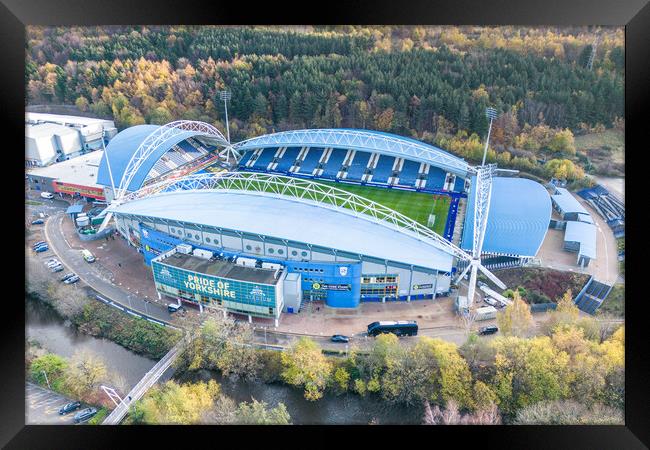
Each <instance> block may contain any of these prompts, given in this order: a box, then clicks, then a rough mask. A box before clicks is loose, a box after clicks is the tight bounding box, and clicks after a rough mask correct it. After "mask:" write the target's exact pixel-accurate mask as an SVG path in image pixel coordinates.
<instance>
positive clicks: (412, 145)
mask: <svg viewBox="0 0 650 450" xmlns="http://www.w3.org/2000/svg"><path fill="white" fill-rule="evenodd" d="M291 145H300V146H319V147H335V148H352V149H357V150H363V151H376V152H378V153H380V154H384V155H387V156H395V157H410V158H414V159H416V160H419V161H422V162H426V163H430V164H433V165H435V166H437V167H441V168H442V169H445V170H449V171H450V172H453V173H456V174H459V175H462V176H466V175H467V174H470V173H471V174H473V173H475V172H476V170H475V169H474V167H472V166H471V165H469V164H468V163H466V162H465V161H463V160H462V159H460V158H457V157H455V156H453V155H451V154H448V153H447V152H444V151H442V150H439V149H437V148H435V147H432V146H429V145H426V144H424V143H419V142H417V141H413V140H409V139H404V138H400V137H399V136H392V135H389V134H381V133H376V132H371V131H365V130H349V129H308V130H291V131H282V132H279V133H272V134H265V135H263V136H258V137H254V138H251V139H247V140H245V141H241V142H238V143H236V144H234V146H233V147H234V148H235V149H237V150H240V151H245V150H252V149H256V148H262V147H269V146H291Z"/></svg>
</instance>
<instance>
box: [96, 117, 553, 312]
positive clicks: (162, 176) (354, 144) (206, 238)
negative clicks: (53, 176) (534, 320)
mask: <svg viewBox="0 0 650 450" xmlns="http://www.w3.org/2000/svg"><path fill="white" fill-rule="evenodd" d="M176 127H177V128H178V130H176V131H174V132H171V131H169V130H163V127H156V126H152V125H141V126H138V127H133V128H129V129H127V130H125V131H123V132H121V133H120V134H118V135H117V136H116V137H115V138H114V139H113V140H112V141H111V143H110V145H109V146H108V147H107V151H106V155H105V156H108V157H109V161H107V160H106V157H105V158H104V159H103V160H102V163H101V164H100V169H99V175H98V182H99V183H100V184H103V185H104V186H105V188H106V189H109V190H112V189H113V187H112V186H117V185H118V184H119V185H120V186H121V188H120V189H117V188H116V189H117V191H118V192H117V195H116V197H118V201H116V202H114V204H113V206H111V208H110V211H111V213H112V214H114V217H115V220H116V225H117V229H118V231H119V232H120V234H121V235H122V236H123V237H124V238H125V239H127V240H128V242H129V243H130V244H131V245H133V246H135V247H137V248H138V250H139V251H140V252H142V254H143V255H144V261H145V263H146V264H150V265H152V267H153V273H154V279H155V282H156V287H157V289H158V292H159V294H160V295H166V296H169V297H172V298H176V299H178V300H179V301H180V300H184V301H191V302H195V303H199V304H201V305H212V304H215V303H216V304H217V305H219V306H222V307H226V309H228V310H230V311H233V312H239V313H244V314H248V315H249V316H258V317H272V318H276V319H277V318H279V315H280V313H281V312H282V311H284V312H297V311H298V310H299V309H300V305H301V302H302V301H309V300H322V301H324V302H325V304H326V305H327V306H330V307H335V308H355V307H357V306H358V305H359V303H360V302H364V301H400V300H402V301H411V300H417V299H427V298H429V299H430V298H435V297H436V296H440V295H445V294H447V293H449V291H450V286H451V276H452V273H453V272H454V271H455V270H456V268H455V267H454V265H455V261H456V259H457V256H458V254H459V253H458V252H462V251H461V250H460V249H458V248H457V247H455V246H454V245H452V244H451V242H449V240H450V238H449V239H445V238H443V237H441V236H439V235H436V234H435V233H433V232H432V231H431V230H430V229H427V228H426V227H424V226H423V225H421V224H419V223H416V222H415V221H414V220H411V219H410V218H407V217H405V216H403V215H402V214H399V213H397V212H395V211H393V210H391V209H389V208H386V207H383V206H382V205H378V204H376V203H374V202H370V201H368V200H366V199H364V198H362V197H359V196H357V195H354V194H351V193H349V192H346V191H344V190H341V189H337V188H336V187H332V186H329V187H328V186H325V185H323V184H321V183H319V180H320V179H324V180H328V181H330V182H336V183H342V184H341V186H342V185H343V184H358V185H366V186H376V187H377V188H384V189H397V190H404V191H419V192H427V193H432V194H438V195H448V196H450V197H452V198H455V199H458V198H464V197H467V195H468V194H467V193H468V192H469V193H470V196H471V195H472V192H471V183H472V179H471V174H472V168H471V167H470V166H469V165H468V164H467V163H466V162H465V161H464V160H462V159H460V158H458V157H455V156H453V155H451V154H449V153H447V152H445V151H443V150H441V149H439V148H437V147H434V146H431V145H428V144H425V143H422V142H419V141H416V140H413V139H409V138H403V137H400V136H396V135H392V134H387V133H380V132H376V131H368V130H350V129H322V130H294V131H289V132H282V133H274V134H270V135H264V136H260V137H257V138H253V139H249V140H247V141H243V142H240V143H238V144H234V145H232V146H231V145H230V144H229V143H227V142H225V140H223V136H218V135H216V134H213V133H212V132H210V133H206V132H205V131H201V130H199V131H197V130H195V129H192V128H191V127H189V126H186V125H184V124H179V125H176ZM156 133H157V134H158V138H157V139H153V138H152V135H153V134H156ZM198 147H202V149H203V152H200V154H198V155H197V154H192V155H191V157H190V158H185V161H186V164H185V165H184V164H181V161H180V160H178V163H177V164H176V165H175V166H173V167H171V166H170V165H165V166H164V167H163V165H162V163H161V161H162V162H168V161H170V160H173V159H172V158H176V159H178V158H177V157H178V155H173V156H172V155H171V154H170V153H173V152H176V153H178V149H179V148H180V149H181V153H182V152H187V150H188V149H190V150H191V149H192V148H193V149H197V150H198ZM219 147H224V148H229V149H230V150H232V151H233V153H232V154H234V155H236V156H237V158H236V160H235V162H234V163H235V167H234V169H235V170H234V171H231V172H223V173H215V174H211V173H210V167H209V166H208V165H206V164H201V163H202V162H204V161H211V162H212V163H220V164H223V158H219V157H218V156H217V155H219V154H222V153H219V151H218V148H219ZM211 158H212V159H211ZM135 160H137V161H138V163H137V164H136V163H134V161H135ZM196 161H198V162H199V163H198V164H197V163H196ZM109 162H110V164H109ZM229 162H230V163H231V166H232V162H233V161H229ZM184 168H185V169H186V170H185V171H183V169H184ZM231 170H232V168H231ZM109 172H110V173H109ZM171 173H175V174H177V175H178V174H179V173H181V175H179V176H178V177H175V176H170V175H169V174H171ZM111 178H112V180H111ZM508 183H509V185H508V190H511V189H514V190H515V191H516V190H517V189H518V187H519V186H518V183H522V186H523V185H524V183H525V187H526V188H527V189H528V191H530V192H535V193H536V195H535V196H533V198H531V199H530V200H529V201H528V203H527V205H528V209H525V210H524V211H520V212H517V211H514V210H513V209H514V208H510V209H508V207H507V203H508V199H507V198H506V199H505V200H504V199H503V198H502V196H501V194H498V195H495V197H494V201H495V202H496V203H497V204H500V205H501V207H500V208H496V210H497V211H499V215H503V217H505V219H503V218H502V220H505V221H506V222H509V221H512V220H514V221H515V222H516V221H517V220H520V221H521V220H522V216H523V215H528V214H529V213H530V211H531V210H535V211H536V213H535V220H534V222H535V224H537V225H539V224H540V223H542V222H543V221H544V217H545V215H546V214H547V212H548V215H549V216H550V200H549V199H548V195H547V196H546V198H544V197H543V196H540V195H539V191H538V190H537V189H536V187H533V186H531V185H530V184H529V183H534V182H531V181H530V180H520V179H516V178H513V179H509V180H508ZM535 184H536V183H535ZM497 185H498V183H497ZM540 187H541V186H540ZM542 190H544V188H543V187H542ZM495 192H497V193H498V192H500V191H499V189H496V190H495ZM470 202H471V199H470ZM454 205H457V203H456V204H454ZM515 206H516V205H515ZM547 206H548V209H549V210H548V211H547ZM548 218H549V217H546V226H548ZM454 220H455V217H454ZM488 227H489V224H488ZM453 228H454V227H453V224H452V226H451V229H452V230H453ZM533 228H535V227H533ZM507 229H508V227H507V225H506V226H505V228H504V230H507ZM510 229H511V230H512V232H513V233H514V234H515V235H516V236H515V239H514V244H513V247H512V248H510V249H509V251H508V254H509V255H514V256H516V255H518V254H519V255H522V256H524V257H530V256H533V255H531V249H537V248H539V246H540V245H541V241H542V240H543V238H544V235H545V232H542V230H541V229H537V228H535V233H533V234H530V229H527V228H525V227H524V228H520V227H519V228H518V227H514V229H512V227H511V228H510ZM525 236H528V239H526V237H525ZM188 245H189V246H190V247H189V249H187V252H186V253H183V252H181V250H180V249H183V248H186V247H185V246H188ZM456 249H457V250H456ZM535 251H536V250H535ZM188 252H191V253H193V254H192V255H191V256H181V255H185V254H189V253H188ZM533 253H534V252H533ZM179 258H180V259H179ZM196 258H198V259H196ZM200 259H203V260H204V261H203V263H201V262H200V261H199V260H200ZM176 260H178V261H180V260H183V261H181V262H178V261H176ZM190 260H191V261H190ZM187 261H189V262H187ZM242 261H243V262H242ZM246 261H248V262H246ZM169 262H175V264H172V265H171V266H170V264H168V263H169ZM237 267H239V269H237ZM268 267H272V268H275V269H274V271H273V273H274V275H273V277H272V278H273V279H271V278H269V273H268V271H269V270H270V269H269V268H268ZM163 269H166V270H165V275H164V276H165V277H166V279H165V280H163V275H162V270H163ZM235 269H236V270H235ZM206 283H207V286H208V287H209V288H208V289H206V287H205V286H206ZM226 284H228V286H229V287H230V288H225V286H226ZM261 293H262V294H263V295H262V294H261Z"/></svg>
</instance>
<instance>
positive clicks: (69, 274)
mask: <svg viewBox="0 0 650 450" xmlns="http://www.w3.org/2000/svg"><path fill="white" fill-rule="evenodd" d="M74 276H75V273H74V272H70V273H66V274H65V275H64V276H63V278H61V281H65V280H67V279H68V278H71V277H74Z"/></svg>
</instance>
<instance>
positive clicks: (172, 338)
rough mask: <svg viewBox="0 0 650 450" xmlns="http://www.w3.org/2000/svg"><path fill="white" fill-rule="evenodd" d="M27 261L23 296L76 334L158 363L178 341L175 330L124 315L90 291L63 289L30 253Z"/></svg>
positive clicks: (177, 333) (65, 286) (81, 288)
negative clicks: (54, 313)
mask: <svg viewBox="0 0 650 450" xmlns="http://www.w3.org/2000/svg"><path fill="white" fill-rule="evenodd" d="M26 260H27V261H26V263H27V267H26V269H27V274H28V276H27V277H26V282H25V295H26V296H27V297H29V298H30V299H32V300H35V301H40V302H44V303H46V304H48V305H49V306H51V307H52V308H54V310H56V311H57V313H58V314H60V315H61V317H63V318H64V319H66V320H69V321H70V322H71V323H72V324H73V325H74V326H75V328H76V329H77V330H78V331H80V332H82V333H85V334H87V335H90V336H94V337H100V338H106V339H109V340H111V341H113V342H115V343H117V344H119V345H121V346H122V347H124V348H126V349H128V350H130V351H133V352H135V353H137V354H139V355H142V356H145V357H148V358H152V359H160V358H161V357H162V356H163V355H165V354H166V353H167V352H168V351H169V349H171V348H172V347H173V346H174V344H175V343H176V342H177V341H178V339H180V337H181V332H180V331H178V330H174V329H171V328H167V327H163V326H161V325H158V324H155V323H152V322H149V321H147V320H144V319H141V318H138V317H133V316H130V315H127V314H124V313H122V312H121V311H118V310H116V309H114V308H111V307H109V306H107V305H105V304H103V303H102V302H100V301H98V300H96V299H94V298H92V297H90V294H91V292H89V291H90V290H89V289H85V288H83V287H79V286H78V285H76V284H75V285H64V284H63V283H61V282H60V281H59V280H58V279H56V277H54V275H53V274H52V273H50V272H49V271H48V270H47V267H46V266H45V265H44V264H43V262H42V261H40V260H39V259H37V258H36V257H34V256H33V255H31V254H30V253H29V252H28V253H27V256H26ZM57 275H58V274H57Z"/></svg>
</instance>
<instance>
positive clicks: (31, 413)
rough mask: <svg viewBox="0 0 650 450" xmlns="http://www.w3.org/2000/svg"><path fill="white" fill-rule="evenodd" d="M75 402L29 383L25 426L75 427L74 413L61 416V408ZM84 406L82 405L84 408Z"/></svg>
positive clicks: (26, 389) (27, 385)
mask: <svg viewBox="0 0 650 450" xmlns="http://www.w3.org/2000/svg"><path fill="white" fill-rule="evenodd" d="M72 401H74V400H73V399H70V398H68V397H65V396H63V395H61V394H59V393H57V392H53V391H50V390H48V389H45V388H42V387H40V386H38V385H36V384H33V383H29V382H27V384H26V386H25V424H27V425H73V424H74V422H73V421H72V418H73V417H74V414H75V413H74V412H72V413H69V414H66V415H63V416H60V415H59V408H60V407H61V406H63V405H65V404H66V403H70V402H72ZM83 407H84V405H82V408H83Z"/></svg>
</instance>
